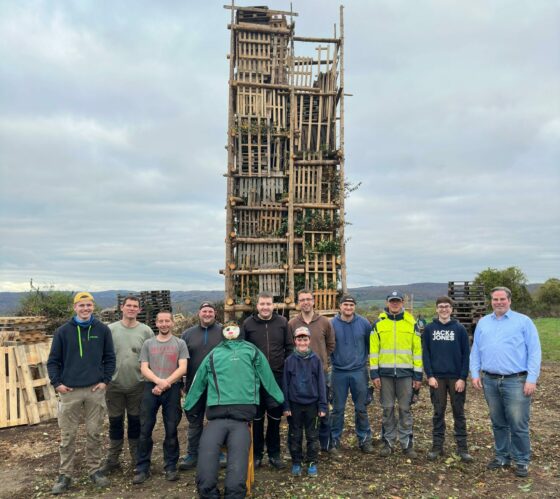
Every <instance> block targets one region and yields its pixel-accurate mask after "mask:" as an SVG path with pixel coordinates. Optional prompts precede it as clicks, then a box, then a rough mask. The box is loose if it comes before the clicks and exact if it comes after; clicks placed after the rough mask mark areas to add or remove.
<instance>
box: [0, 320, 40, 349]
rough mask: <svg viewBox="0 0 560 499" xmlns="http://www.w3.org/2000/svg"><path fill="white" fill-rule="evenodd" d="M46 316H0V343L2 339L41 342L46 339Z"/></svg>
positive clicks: (30, 342) (29, 342)
mask: <svg viewBox="0 0 560 499" xmlns="http://www.w3.org/2000/svg"><path fill="white" fill-rule="evenodd" d="M47 324H48V319H47V318H46V317H39V316H37V317H0V345H1V344H3V342H4V341H20V342H22V343H28V344H32V343H41V342H44V341H46V340H47V333H46V329H47Z"/></svg>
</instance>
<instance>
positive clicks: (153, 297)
mask: <svg viewBox="0 0 560 499" xmlns="http://www.w3.org/2000/svg"><path fill="white" fill-rule="evenodd" d="M127 296H135V297H136V298H138V300H139V301H140V308H141V309H142V310H141V311H140V313H139V314H138V320H139V321H140V322H143V323H144V324H147V325H148V326H150V327H151V328H152V329H153V330H154V331H156V316H157V314H158V313H159V312H172V310H173V309H172V307H171V291H169V290H161V291H141V292H140V293H131V294H128V295H117V309H118V310H120V309H121V306H122V304H123V301H124V299H125V298H126V297H127ZM119 319H120V312H119V316H118V317H117V318H116V319H115V320H119Z"/></svg>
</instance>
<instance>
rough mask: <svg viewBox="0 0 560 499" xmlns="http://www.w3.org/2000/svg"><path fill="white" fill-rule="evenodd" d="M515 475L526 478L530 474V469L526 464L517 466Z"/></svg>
mask: <svg viewBox="0 0 560 499" xmlns="http://www.w3.org/2000/svg"><path fill="white" fill-rule="evenodd" d="M514 473H515V476H518V477H520V478H525V477H526V476H527V475H528V474H529V467H528V466H527V465H526V464H516V465H515V471H514Z"/></svg>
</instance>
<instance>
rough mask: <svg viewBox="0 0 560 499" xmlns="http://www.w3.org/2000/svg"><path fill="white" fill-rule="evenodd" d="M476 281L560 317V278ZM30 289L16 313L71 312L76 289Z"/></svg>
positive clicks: (517, 274)
mask: <svg viewBox="0 0 560 499" xmlns="http://www.w3.org/2000/svg"><path fill="white" fill-rule="evenodd" d="M474 283H475V284H478V285H482V286H483V287H484V291H485V294H486V296H489V295H490V290H491V289H492V288H494V287H496V286H506V287H508V288H509V289H511V292H512V308H513V309H515V310H517V311H518V312H522V313H525V314H528V315H530V316H532V317H560V279H557V278H555V277H553V278H550V279H548V280H547V281H546V282H544V283H543V284H542V285H541V286H539V288H538V289H537V290H536V292H535V293H533V295H531V293H530V292H529V290H528V288H527V285H528V282H527V277H526V275H525V274H524V273H523V271H522V270H521V269H520V268H518V267H508V268H506V269H503V270H499V269H495V268H487V269H486V270H483V271H481V272H479V273H478V274H477V275H476V278H475V279H474ZM30 287H31V289H30V290H29V292H27V293H26V294H25V295H24V296H23V298H22V299H21V300H20V305H19V309H18V312H17V315H20V316H26V315H32V316H33V315H42V316H45V317H47V318H48V319H50V322H51V328H52V327H55V328H56V327H58V326H59V325H61V324H62V323H63V322H65V321H66V320H68V318H69V317H70V316H71V315H72V300H73V292H71V291H57V290H55V289H54V286H49V287H47V288H46V289H41V288H40V287H38V286H35V285H34V284H33V281H31V283H30Z"/></svg>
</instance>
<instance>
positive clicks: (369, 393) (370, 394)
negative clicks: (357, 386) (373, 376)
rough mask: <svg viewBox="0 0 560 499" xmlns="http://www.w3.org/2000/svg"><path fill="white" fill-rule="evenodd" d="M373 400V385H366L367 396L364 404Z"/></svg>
mask: <svg viewBox="0 0 560 499" xmlns="http://www.w3.org/2000/svg"><path fill="white" fill-rule="evenodd" d="M372 402H373V386H372V385H368V388H367V396H366V405H369V404H371V403H372Z"/></svg>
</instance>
